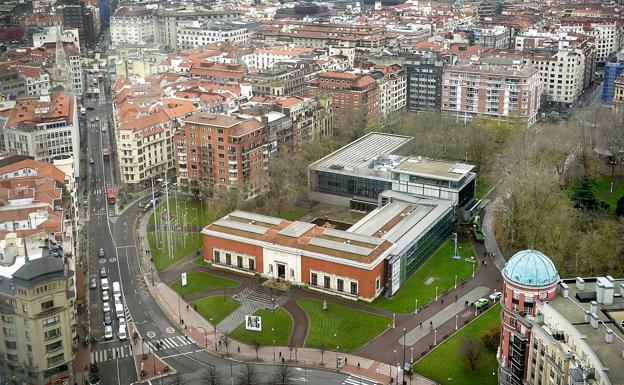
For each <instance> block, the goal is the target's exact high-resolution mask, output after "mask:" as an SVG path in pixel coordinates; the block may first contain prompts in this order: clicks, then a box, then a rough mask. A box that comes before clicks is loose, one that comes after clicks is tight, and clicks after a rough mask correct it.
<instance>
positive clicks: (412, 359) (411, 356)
mask: <svg viewBox="0 0 624 385" xmlns="http://www.w3.org/2000/svg"><path fill="white" fill-rule="evenodd" d="M410 350H411V351H412V353H411V354H410V362H414V347H413V346H412V347H411V348H410Z"/></svg>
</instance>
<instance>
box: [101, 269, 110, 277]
mask: <svg viewBox="0 0 624 385" xmlns="http://www.w3.org/2000/svg"><path fill="white" fill-rule="evenodd" d="M107 275H108V273H107V272H106V268H105V267H103V268H101V269H100V278H106V276H107Z"/></svg>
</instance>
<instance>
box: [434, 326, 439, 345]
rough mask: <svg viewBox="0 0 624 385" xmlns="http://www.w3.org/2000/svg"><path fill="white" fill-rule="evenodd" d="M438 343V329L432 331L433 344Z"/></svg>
mask: <svg viewBox="0 0 624 385" xmlns="http://www.w3.org/2000/svg"><path fill="white" fill-rule="evenodd" d="M436 345H438V329H436V330H434V331H433V346H436Z"/></svg>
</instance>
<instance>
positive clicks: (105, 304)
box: [102, 301, 111, 312]
mask: <svg viewBox="0 0 624 385" xmlns="http://www.w3.org/2000/svg"><path fill="white" fill-rule="evenodd" d="M110 309H111V307H110V303H109V302H108V301H106V302H102V311H104V312H107V311H110Z"/></svg>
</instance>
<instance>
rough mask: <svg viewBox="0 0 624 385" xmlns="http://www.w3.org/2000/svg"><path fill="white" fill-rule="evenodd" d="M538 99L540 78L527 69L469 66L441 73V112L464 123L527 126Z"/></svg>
mask: <svg viewBox="0 0 624 385" xmlns="http://www.w3.org/2000/svg"><path fill="white" fill-rule="evenodd" d="M540 96H541V82H540V74H539V71H538V70H537V69H536V68H533V67H530V66H516V65H512V66H497V65H486V64H479V63H468V64H459V65H455V66H447V67H445V68H444V71H443V73H442V98H441V103H442V111H444V112H448V113H453V114H454V115H457V116H458V117H462V118H463V119H468V118H471V117H475V116H483V117H492V118H503V119H505V118H510V117H514V118H520V119H522V120H524V121H526V122H527V124H529V125H530V124H533V123H534V122H535V121H536V118H537V112H538V109H539V107H540V103H541V99H540Z"/></svg>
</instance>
